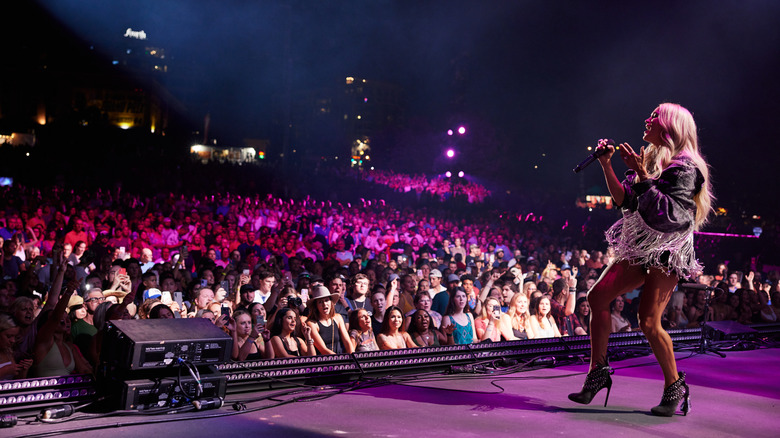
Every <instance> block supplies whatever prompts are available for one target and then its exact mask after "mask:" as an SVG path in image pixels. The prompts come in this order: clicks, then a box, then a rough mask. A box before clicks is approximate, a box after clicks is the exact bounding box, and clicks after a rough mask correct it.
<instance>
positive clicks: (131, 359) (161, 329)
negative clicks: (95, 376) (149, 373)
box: [100, 318, 233, 372]
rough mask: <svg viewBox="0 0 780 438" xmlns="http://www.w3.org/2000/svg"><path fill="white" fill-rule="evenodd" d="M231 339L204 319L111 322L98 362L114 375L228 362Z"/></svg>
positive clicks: (231, 345)
mask: <svg viewBox="0 0 780 438" xmlns="http://www.w3.org/2000/svg"><path fill="white" fill-rule="evenodd" d="M232 348H233V339H232V338H231V337H230V336H229V335H227V334H226V333H225V332H223V331H222V330H221V329H219V328H218V327H217V326H215V325H214V324H213V323H212V322H211V321H209V320H208V319H206V318H185V319H141V320H117V321H110V322H109V324H108V331H107V333H106V335H105V337H104V339H103V347H102V349H101V354H100V356H101V362H103V364H104V365H105V366H106V367H107V368H108V369H112V370H114V371H125V372H128V371H138V370H151V369H156V368H167V367H169V366H172V365H177V364H178V362H180V361H179V359H181V360H183V361H186V362H189V363H191V364H192V365H195V366H199V365H217V364H221V363H225V362H228V361H229V360H230V354H231V351H232Z"/></svg>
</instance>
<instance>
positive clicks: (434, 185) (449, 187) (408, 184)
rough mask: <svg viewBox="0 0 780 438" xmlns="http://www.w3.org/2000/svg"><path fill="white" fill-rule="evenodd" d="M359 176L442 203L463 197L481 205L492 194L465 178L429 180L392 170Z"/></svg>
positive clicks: (370, 172) (436, 178)
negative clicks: (425, 194)
mask: <svg viewBox="0 0 780 438" xmlns="http://www.w3.org/2000/svg"><path fill="white" fill-rule="evenodd" d="M357 175H358V176H359V177H360V178H362V179H363V180H364V181H368V182H371V183H374V184H380V185H383V186H387V187H389V188H391V189H393V190H394V191H396V192H401V193H409V192H416V193H418V194H420V193H423V192H425V193H428V194H429V195H431V196H433V197H434V198H435V199H438V200H440V201H442V202H444V201H445V200H448V199H450V198H453V197H457V196H463V197H465V198H466V200H467V202H468V203H469V204H481V203H483V202H485V199H487V198H488V197H490V195H491V193H490V190H488V189H487V188H486V187H485V186H483V185H482V184H478V183H476V182H472V181H469V180H467V179H465V178H463V177H456V175H452V176H449V177H447V176H446V175H437V176H436V177H434V178H431V179H428V177H426V176H425V175H407V174H404V173H398V172H393V171H391V170H379V169H371V170H367V169H366V170H363V171H362V172H359V173H357Z"/></svg>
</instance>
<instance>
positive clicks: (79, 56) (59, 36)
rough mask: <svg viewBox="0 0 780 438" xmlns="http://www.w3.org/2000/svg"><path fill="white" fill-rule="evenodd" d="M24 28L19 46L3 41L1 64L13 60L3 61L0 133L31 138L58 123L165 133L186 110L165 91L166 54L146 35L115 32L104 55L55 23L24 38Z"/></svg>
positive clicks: (22, 25)
mask: <svg viewBox="0 0 780 438" xmlns="http://www.w3.org/2000/svg"><path fill="white" fill-rule="evenodd" d="M19 28H20V29H21V30H19V31H18V32H16V33H18V34H19V36H18V40H17V41H5V42H2V43H0V50H1V51H2V53H4V55H5V60H4V61H13V62H12V63H8V62H4V64H5V65H4V71H3V74H2V78H3V81H0V82H2V84H0V134H10V133H19V134H23V133H28V134H34V133H35V131H36V129H38V128H40V127H42V126H44V125H48V124H51V123H60V124H64V125H79V126H93V125H106V124H108V125H113V126H116V127H119V128H122V129H130V128H134V129H143V130H145V131H147V132H149V133H151V134H156V135H164V133H165V131H166V129H168V126H169V119H170V114H171V113H172V112H173V111H183V108H182V106H181V104H180V103H179V102H178V101H177V100H176V99H175V98H174V97H173V96H172V95H171V94H170V93H169V92H168V90H167V89H166V88H165V76H166V73H167V71H168V66H167V57H166V53H165V49H164V48H161V47H157V46H155V45H154V44H152V43H151V40H150V39H149V38H148V36H147V35H146V33H145V32H143V31H135V30H132V29H117V31H116V40H115V44H114V45H113V49H108V50H107V51H108V52H110V53H108V54H106V53H101V52H100V50H99V49H97V48H95V47H93V46H90V45H89V44H88V43H87V42H85V41H83V40H80V39H79V38H77V37H75V36H74V35H73V34H71V33H70V32H69V31H68V30H67V29H65V28H64V27H62V25H61V24H60V23H57V22H56V20H50V21H47V22H41V23H36V26H35V28H36V29H45V32H44V31H40V30H39V31H38V32H36V33H34V34H32V33H31V34H30V35H27V34H25V33H24V32H26V29H27V27H25V25H24V24H23V23H20V24H19ZM30 32H32V31H30ZM31 35H34V38H33V37H32V36H31ZM20 40H24V43H23V44H22V43H20Z"/></svg>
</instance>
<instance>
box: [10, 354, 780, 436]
mask: <svg viewBox="0 0 780 438" xmlns="http://www.w3.org/2000/svg"><path fill="white" fill-rule="evenodd" d="M726 354H727V357H726V358H721V357H718V356H714V355H709V354H708V355H694V356H691V355H690V354H688V353H678V354H677V357H678V360H679V363H678V366H679V369H680V370H683V371H686V372H687V373H688V383H689V385H690V387H691V405H692V410H691V413H690V414H689V415H688V416H686V417H683V416H681V415H679V414H678V415H676V416H675V417H672V418H660V417H654V416H652V415H650V414H649V409H650V407H652V406H654V405H656V404H657V403H658V402H659V401H660V398H661V393H662V385H663V383H662V377H661V371H660V368H659V367H658V365H657V364H656V363H655V362H654V360H653V357H652V356H648V357H640V358H633V359H628V360H623V361H618V362H614V363H613V364H612V365H613V367H614V368H615V369H616V373H615V375H614V376H613V380H614V385H613V388H612V393H611V395H610V398H609V405H608V406H607V407H606V408H605V407H603V404H604V396H605V391H602V392H601V393H599V394H598V395H597V396H596V398H595V399H594V401H593V403H591V405H589V406H582V405H578V404H575V403H572V402H570V401H569V400H568V399H567V397H566V396H567V394H568V393H569V392H572V391H576V390H579V388H580V387H581V385H582V382H583V380H584V375H583V372H584V371H585V370H586V366H585V365H577V366H562V367H556V368H545V369H537V370H533V371H521V372H515V373H513V374H509V375H504V376H490V375H481V376H479V377H478V378H476V377H472V375H465V374H458V375H450V376H446V377H447V378H446V379H442V377H441V375H438V377H436V378H430V376H416V377H410V376H404V377H403V380H404V381H405V383H403V384H388V385H381V386H380V385H376V386H373V387H371V386H366V387H362V388H358V389H356V390H352V391H349V392H344V393H338V394H334V393H335V392H336V391H335V390H332V389H327V388H320V389H315V390H313V391H312V390H305V391H301V392H299V393H296V394H290V393H289V392H290V391H291V390H279V391H273V392H266V393H258V394H241V395H231V396H228V400H229V401H231V402H232V401H236V400H249V399H251V398H258V397H264V396H270V395H272V394H275V395H276V397H275V400H268V399H266V400H261V401H257V402H246V403H245V405H246V407H247V411H246V412H243V413H240V414H237V415H229V416H225V415H224V414H230V413H233V412H235V411H234V410H233V409H232V408H231V406H230V405H228V404H226V406H225V407H223V408H222V409H220V410H212V411H203V412H200V413H189V414H166V415H158V416H151V417H149V416H144V417H140V416H130V417H115V416H114V417H106V418H91V419H86V420H78V421H70V422H66V423H61V424H56V425H55V424H45V425H42V424H36V425H22V424H21V423H20V424H19V425H17V426H16V427H14V428H12V429H0V436H46V435H48V434H49V433H50V432H52V431H55V430H59V431H66V430H72V431H73V432H72V433H71V434H69V435H68V436H82V435H83V436H91V437H94V436H96V433H100V432H96V431H95V429H98V428H101V429H102V428H108V429H110V432H108V433H110V436H112V437H138V436H153V435H155V434H165V435H168V436H177V437H178V436H190V437H201V436H209V437H237V436H284V437H313V436H357V437H417V436H421V437H442V438H444V437H446V438H452V437H471V436H482V437H484V436H512V437H552V436H572V437H601V436H609V437H685V438H690V437H699V436H701V437H775V436H778V434H779V433H780V420H779V419H778V416H777V405H778V401H780V349H763V350H753V351H743V352H729V353H726ZM293 400H296V401H293ZM261 407H265V409H262V410H256V411H252V410H253V409H255V408H261ZM188 418H189V419H188ZM137 423H142V424H137Z"/></svg>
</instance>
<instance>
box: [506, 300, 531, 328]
mask: <svg viewBox="0 0 780 438" xmlns="http://www.w3.org/2000/svg"><path fill="white" fill-rule="evenodd" d="M521 298H525V300H526V301H530V300H529V299H528V297H527V296H525V295H524V294H520V293H517V294H515V295H514V296H513V297H512V299H511V300H509V309H507V311H506V313H507V314H508V315H509V318H510V320H511V321H512V328H516V329H518V330H520V329H521V328H524V326H525V323H526V322H528V319H529V318H530V317H531V314H530V313H529V312H528V308H526V310H525V313H523V314H519V313H517V302H518V301H519V300H520V299H521ZM516 321H517V322H519V323H520V327H516V326H515V322H516Z"/></svg>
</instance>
